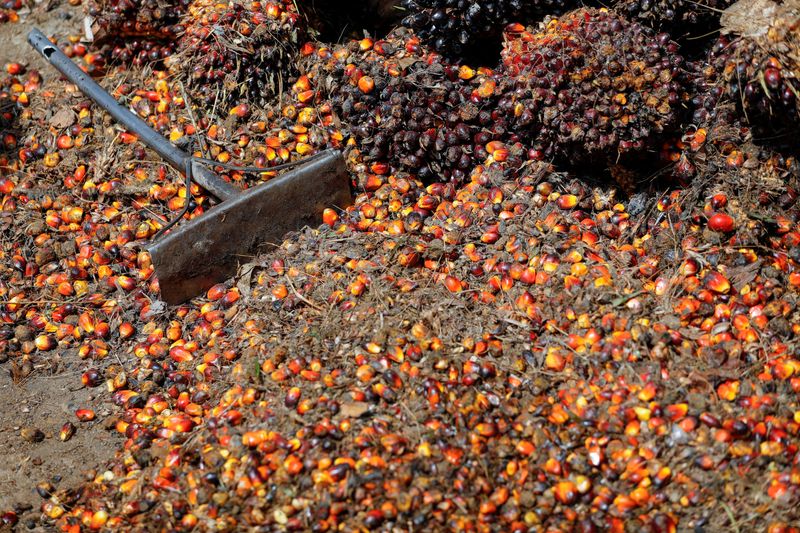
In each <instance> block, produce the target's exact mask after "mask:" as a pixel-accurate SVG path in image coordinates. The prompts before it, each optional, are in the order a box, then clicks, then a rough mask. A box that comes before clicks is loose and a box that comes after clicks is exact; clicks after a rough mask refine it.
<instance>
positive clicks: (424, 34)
mask: <svg viewBox="0 0 800 533" xmlns="http://www.w3.org/2000/svg"><path fill="white" fill-rule="evenodd" d="M578 5H580V2H577V1H571V0H488V1H482V0H404V1H403V4H402V6H403V8H404V9H405V10H406V11H407V12H408V13H409V14H408V15H407V16H406V17H405V19H404V20H403V24H404V25H405V26H407V27H408V28H410V29H412V30H413V31H414V32H415V33H416V34H417V35H418V36H419V37H420V38H421V39H422V40H423V41H424V42H425V43H426V44H429V45H430V46H432V47H433V49H434V50H436V51H437V52H439V53H440V54H443V55H445V56H448V57H464V56H471V55H473V54H474V53H475V52H480V51H481V50H483V51H489V49H493V47H492V46H491V43H492V42H493V41H496V42H497V43H498V45H499V43H500V41H501V39H502V31H503V28H504V27H505V26H506V25H507V24H508V23H510V22H524V21H529V20H533V17H536V16H537V15H538V16H539V17H541V16H543V15H545V14H559V13H563V12H564V11H565V10H567V9H571V8H573V7H577V6H578ZM492 51H493V50H492Z"/></svg>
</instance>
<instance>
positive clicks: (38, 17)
mask: <svg viewBox="0 0 800 533" xmlns="http://www.w3.org/2000/svg"><path fill="white" fill-rule="evenodd" d="M54 4H56V3H55V2H45V3H44V4H39V5H37V6H35V7H34V8H33V9H32V10H31V11H30V12H29V13H27V14H25V12H24V11H23V12H22V13H21V14H20V21H19V22H18V23H14V24H12V23H9V24H0V65H5V64H6V63H8V62H11V61H20V59H21V58H25V60H26V61H27V66H28V67H29V68H36V69H40V70H43V69H44V68H45V67H46V64H45V62H44V61H43V60H42V59H41V58H40V57H39V55H38V54H36V53H35V52H34V51H33V49H30V51H27V50H26V48H28V44H27V41H26V36H27V34H28V31H30V29H31V28H34V27H37V28H39V29H41V30H42V31H43V32H45V33H46V34H48V35H53V34H56V35H66V34H67V33H73V34H74V33H78V31H79V29H80V27H81V25H82V17H83V15H82V11H81V7H80V6H78V7H72V6H70V5H69V4H67V3H66V2H65V3H63V4H59V5H54ZM62 357H63V359H62ZM13 365H14V364H13V363H12V362H11V360H7V361H4V362H0V405H2V406H3V408H2V409H0V441H2V443H3V444H2V446H0V509H17V510H20V511H23V512H22V513H20V516H21V520H20V524H21V525H28V524H30V525H31V526H33V524H34V522H33V521H34V520H35V519H36V518H38V516H39V515H40V512H39V507H40V505H41V502H42V501H43V500H42V498H41V497H40V495H39V494H38V493H37V492H36V485H37V484H38V483H40V482H49V483H51V484H52V485H53V486H54V487H55V488H56V489H58V488H59V486H64V487H72V486H75V485H76V484H77V483H78V482H79V481H80V480H81V479H83V478H84V476H85V475H87V472H88V473H91V471H92V470H93V469H94V468H97V467H99V466H101V465H102V464H103V463H104V462H106V461H107V460H109V459H110V458H111V457H112V456H113V454H114V451H115V450H116V449H117V447H118V446H119V443H120V438H119V435H118V434H117V433H116V432H114V431H107V430H106V429H104V428H105V426H106V422H107V420H108V418H109V415H110V413H111V410H110V409H109V407H110V406H109V405H108V404H105V403H104V402H107V401H108V398H107V395H104V394H103V389H102V388H98V389H95V390H92V389H86V388H82V387H81V385H80V375H81V373H82V372H83V370H85V368H84V367H85V366H86V365H85V364H83V363H82V362H80V361H79V360H78V358H77V357H76V356H75V355H74V354H61V355H58V354H54V355H52V356H51V357H50V360H49V361H48V362H47V364H46V365H40V364H37V365H34V366H33V368H32V372H31V373H30V374H29V375H28V376H27V377H25V378H22V379H19V373H20V371H22V373H26V372H27V369H26V370H22V369H21V368H19V367H14V366H13ZM45 366H46V368H45ZM15 377H16V378H17V379H15ZM79 408H89V409H93V410H94V411H95V412H96V413H97V418H96V419H95V420H94V421H93V422H88V423H87V422H79V421H78V420H77V418H76V417H75V410H76V409H79ZM67 421H69V422H72V423H73V424H74V425H75V426H76V431H75V435H74V436H73V437H72V438H71V439H70V440H68V441H67V442H62V441H61V440H60V439H59V430H60V429H61V427H62V425H63V424H64V423H65V422H67ZM37 429H38V430H39V431H41V432H42V433H43V434H44V439H43V440H41V441H40V442H31V441H30V440H26V439H25V438H24V437H23V436H22V435H21V432H27V431H31V430H37ZM23 430H24V431H23ZM0 529H2V528H1V527H0ZM26 529H27V528H26Z"/></svg>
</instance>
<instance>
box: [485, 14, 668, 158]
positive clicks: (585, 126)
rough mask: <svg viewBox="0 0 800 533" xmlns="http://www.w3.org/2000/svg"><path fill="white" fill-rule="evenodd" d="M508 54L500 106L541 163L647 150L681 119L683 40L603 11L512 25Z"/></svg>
mask: <svg viewBox="0 0 800 533" xmlns="http://www.w3.org/2000/svg"><path fill="white" fill-rule="evenodd" d="M502 58H503V69H502V70H503V72H502V73H501V74H502V75H501V76H500V77H499V81H498V89H499V90H500V93H501V94H502V95H503V96H502V98H501V100H500V102H499V103H498V107H499V110H500V111H501V112H502V113H503V114H504V115H505V116H506V117H507V120H508V122H509V130H510V131H515V132H516V133H517V134H518V135H519V136H521V137H522V138H526V139H528V140H529V142H530V143H531V153H530V155H531V157H532V158H534V159H543V158H551V157H562V158H565V159H568V160H573V161H576V160H578V161H580V160H590V159H595V158H596V156H598V155H608V156H614V154H626V153H629V152H641V151H643V150H645V149H647V148H650V147H652V146H653V145H654V142H655V141H657V140H658V137H659V136H660V135H661V134H663V133H665V132H669V131H670V130H671V129H672V128H674V127H675V125H676V123H677V121H678V118H679V117H678V114H679V113H678V110H679V108H680V106H681V103H682V100H683V98H684V94H683V81H682V80H683V76H682V65H683V58H682V57H681V56H680V55H679V54H678V45H677V44H676V43H675V42H673V41H671V40H670V38H669V36H668V35H667V34H659V35H656V34H655V33H654V31H653V30H651V29H650V28H648V27H645V26H642V25H641V24H639V23H637V22H630V21H627V20H626V19H625V18H623V17H622V16H620V15H618V14H615V13H613V12H610V11H607V10H605V9H599V10H597V9H578V10H575V11H572V12H570V13H568V14H566V15H564V16H563V17H561V18H555V19H550V20H548V21H546V22H545V23H544V24H543V25H542V27H541V28H540V29H525V28H524V27H522V26H521V25H511V26H509V27H508V28H507V32H506V42H505V45H504V48H503V51H502ZM476 101H480V100H479V99H477V100H476ZM614 157H615V156H614Z"/></svg>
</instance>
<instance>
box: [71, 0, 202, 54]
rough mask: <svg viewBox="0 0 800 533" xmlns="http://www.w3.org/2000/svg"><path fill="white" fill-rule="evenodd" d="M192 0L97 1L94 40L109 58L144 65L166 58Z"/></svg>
mask: <svg viewBox="0 0 800 533" xmlns="http://www.w3.org/2000/svg"><path fill="white" fill-rule="evenodd" d="M188 5H189V0H93V1H92V2H90V3H89V4H87V6H86V11H87V13H88V15H89V16H90V17H91V19H92V20H93V22H92V25H91V32H92V40H93V42H94V44H95V46H97V47H100V48H102V49H103V50H104V52H106V55H107V56H108V57H109V59H112V60H116V61H120V62H123V63H127V62H130V61H133V62H134V63H135V64H142V63H145V62H148V61H157V60H161V59H164V58H165V57H167V56H168V55H170V54H171V53H172V52H173V50H174V41H175V39H176V38H177V36H178V35H179V34H180V33H181V32H182V31H183V26H182V25H181V24H180V18H181V16H182V14H183V13H185V12H186V9H187V8H188Z"/></svg>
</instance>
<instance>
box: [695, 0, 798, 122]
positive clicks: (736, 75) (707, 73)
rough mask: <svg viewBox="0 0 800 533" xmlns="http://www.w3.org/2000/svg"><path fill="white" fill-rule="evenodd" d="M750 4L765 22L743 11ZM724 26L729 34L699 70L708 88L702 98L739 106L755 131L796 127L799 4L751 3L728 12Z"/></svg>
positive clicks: (757, 0)
mask: <svg viewBox="0 0 800 533" xmlns="http://www.w3.org/2000/svg"><path fill="white" fill-rule="evenodd" d="M740 4H742V5H740ZM750 5H753V6H756V7H758V12H759V13H761V14H763V16H764V19H763V20H762V19H760V18H759V17H758V16H756V17H753V10H752V9H744V8H745V7H746V6H750ZM770 6H771V7H770ZM765 7H767V8H765ZM722 21H723V28H724V31H725V32H726V34H727V35H723V36H722V37H720V38H719V40H718V41H717V43H716V44H715V45H714V47H713V48H712V49H711V51H710V53H709V57H708V61H707V62H706V63H705V66H704V67H700V69H699V70H700V74H701V75H700V76H699V78H700V79H701V80H703V82H704V84H705V88H703V87H700V88H699V92H700V94H703V96H704V97H705V98H706V99H707V100H709V101H710V102H714V103H716V102H717V101H719V102H723V101H725V100H727V101H730V102H733V103H735V104H736V105H737V106H738V107H739V110H740V111H741V112H742V113H743V114H744V116H745V118H746V120H747V121H748V122H749V123H750V124H752V125H754V126H759V127H765V126H767V127H770V128H774V127H778V128H781V127H786V126H791V125H796V124H797V121H798V118H800V79H798V76H800V9H799V8H798V7H797V4H796V3H786V4H782V5H776V4H773V3H772V2H769V1H768V0H756V1H750V0H747V1H746V2H739V3H738V4H737V5H736V6H734V8H731V9H730V10H729V12H726V14H724V15H723V18H722ZM703 89H705V90H704V91H703Z"/></svg>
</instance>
